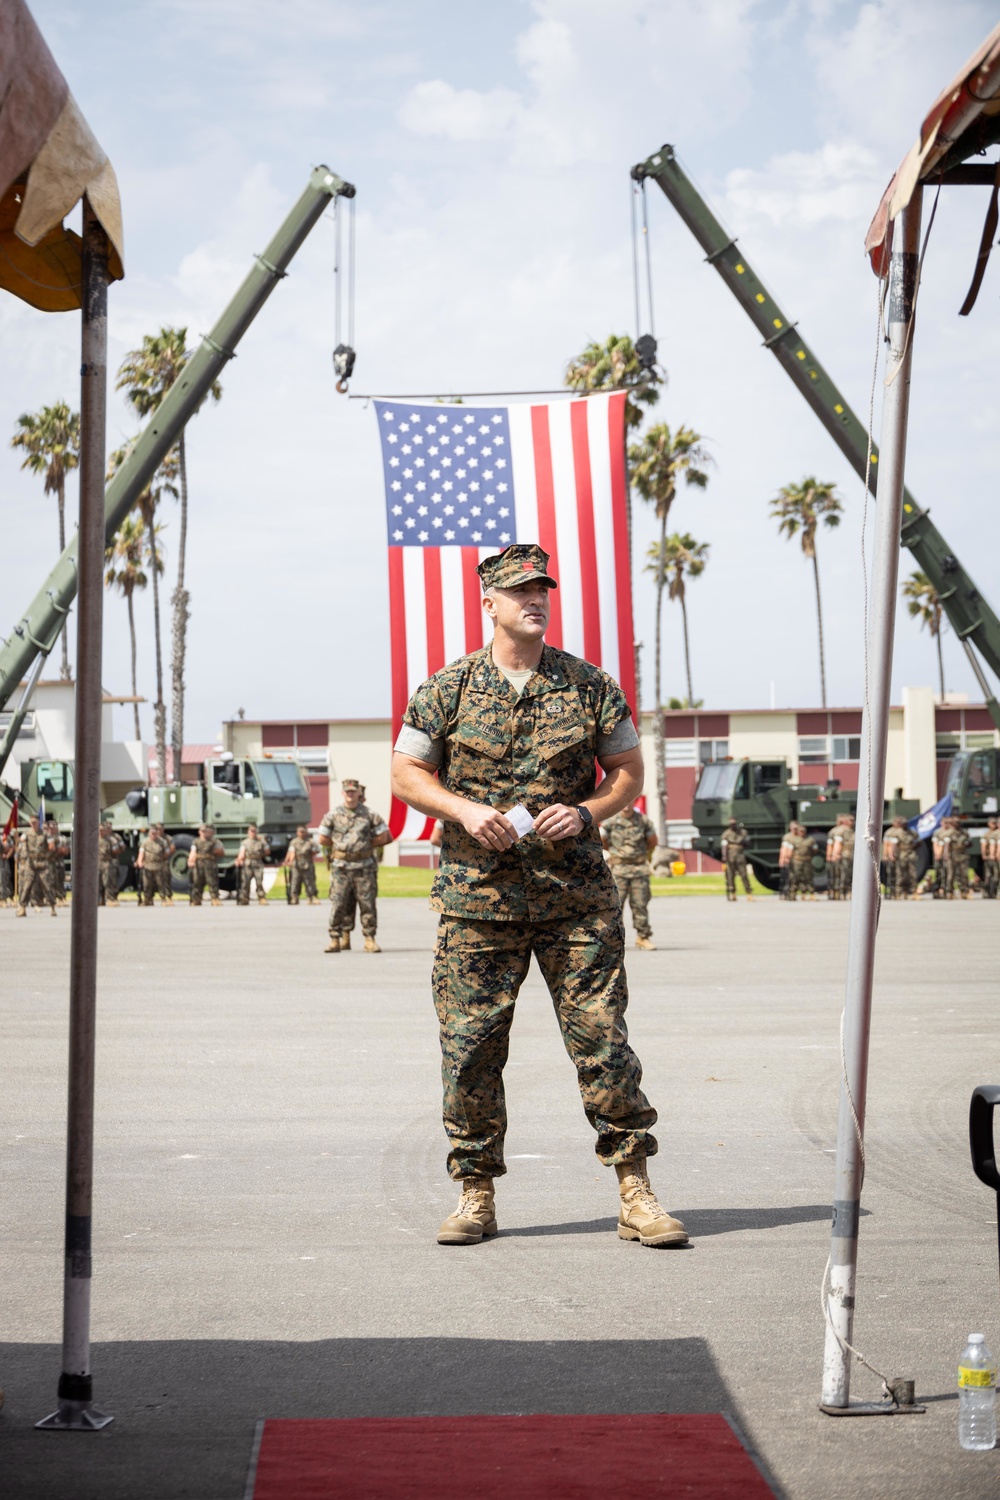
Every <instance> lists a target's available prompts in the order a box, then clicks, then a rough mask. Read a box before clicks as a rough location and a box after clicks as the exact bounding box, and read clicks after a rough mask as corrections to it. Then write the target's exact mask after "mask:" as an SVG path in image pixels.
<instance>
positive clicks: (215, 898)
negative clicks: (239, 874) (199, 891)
mask: <svg viewBox="0 0 1000 1500" xmlns="http://www.w3.org/2000/svg"><path fill="white" fill-rule="evenodd" d="M212 905H213V906H221V905H222V902H221V901H220V900H219V898H218V896H213V897H212Z"/></svg>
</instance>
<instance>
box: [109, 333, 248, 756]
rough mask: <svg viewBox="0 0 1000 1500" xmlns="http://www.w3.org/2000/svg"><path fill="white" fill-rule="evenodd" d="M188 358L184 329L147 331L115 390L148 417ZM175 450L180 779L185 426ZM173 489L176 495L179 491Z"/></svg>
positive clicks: (174, 726)
mask: <svg viewBox="0 0 1000 1500" xmlns="http://www.w3.org/2000/svg"><path fill="white" fill-rule="evenodd" d="M190 357H191V351H190V350H189V349H188V347H187V329H186V328H161V329H160V331H159V333H155V334H148V333H147V334H145V335H144V336H143V340H142V347H141V348H140V349H133V350H132V351H131V352H130V353H129V354H126V356H125V358H124V360H123V361H122V363H121V365H120V367H119V370H118V376H117V379H116V381H115V389H116V390H119V391H124V392H125V400H126V401H127V402H128V404H129V406H131V407H132V409H133V410H134V411H135V412H137V413H138V415H139V416H140V417H148V416H149V415H150V414H151V413H152V412H154V411H156V409H157V407H158V406H159V405H160V403H161V401H162V400H163V398H164V396H165V395H166V394H167V392H168V391H169V389H170V387H171V386H172V385H173V383H174V381H175V380H176V379H177V377H178V375H179V374H180V373H181V371H182V370H183V368H184V366H185V365H186V364H187V362H188V360H189V359H190ZM209 395H210V396H211V398H212V400H213V401H219V400H221V398H222V386H221V385H220V384H219V382H218V381H217V380H214V381H213V382H212V385H211V387H210V390H209ZM206 399H207V398H206ZM175 452H176V454H177V465H178V472H179V476H180V500H181V531H180V540H179V542H178V546H177V583H176V586H175V588H174V591H173V594H172V595H171V597H170V606H171V612H172V614H171V656H170V682H171V699H172V708H173V712H172V715H171V736H170V737H171V743H172V745H173V751H174V771H175V774H176V775H177V776H178V777H179V776H180V764H181V755H182V752H183V749H184V666H185V657H186V652H187V622H188V620H189V619H190V611H189V609H188V604H189V602H190V595H189V594H188V592H187V590H186V589H185V587H184V574H185V567H186V563H187V523H188V483H187V444H186V429H185V428H183V427H182V428H181V435H180V437H179V438H178V440H177V446H176V449H175ZM172 493H174V494H176V491H172Z"/></svg>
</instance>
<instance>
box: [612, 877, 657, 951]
mask: <svg viewBox="0 0 1000 1500" xmlns="http://www.w3.org/2000/svg"><path fill="white" fill-rule="evenodd" d="M615 890H616V891H617V892H618V900H619V901H620V902H621V904H622V915H623V916H624V915H625V903H626V901H627V902H628V904H629V905H630V906H631V908H632V925H633V927H634V928H635V930H636V935H637V936H638V937H647V938H648V937H652V936H653V929H652V927H650V925H649V876H648V875H615Z"/></svg>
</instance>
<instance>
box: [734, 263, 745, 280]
mask: <svg viewBox="0 0 1000 1500" xmlns="http://www.w3.org/2000/svg"><path fill="white" fill-rule="evenodd" d="M745 270H746V267H745V266H741V265H740V263H739V261H737V262H736V274H737V276H742V275H743V272H744V271H745Z"/></svg>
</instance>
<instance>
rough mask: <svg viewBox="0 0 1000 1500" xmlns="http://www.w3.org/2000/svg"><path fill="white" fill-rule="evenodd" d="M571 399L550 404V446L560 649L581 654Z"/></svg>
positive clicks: (578, 547) (581, 584)
mask: <svg viewBox="0 0 1000 1500" xmlns="http://www.w3.org/2000/svg"><path fill="white" fill-rule="evenodd" d="M569 409H570V402H568V401H563V402H561V403H559V404H558V405H556V404H555V403H553V405H551V406H550V407H549V438H550V441H551V445H552V487H553V490H554V491H555V510H556V536H557V538H558V543H559V577H558V580H557V581H558V584H559V595H560V604H561V606H562V627H563V641H562V644H563V650H564V651H570V652H572V654H573V655H574V656H583V655H584V649H583V581H582V578H581V575H580V528H579V524H578V522H577V509H576V471H575V469H574V467H573V434H572V429H571V427H570V415H569Z"/></svg>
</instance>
